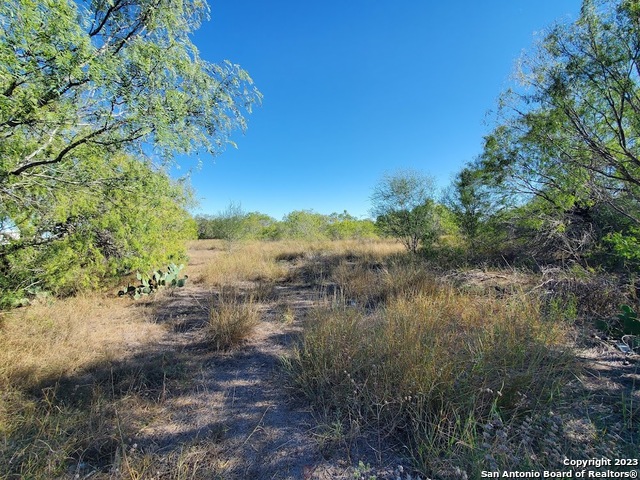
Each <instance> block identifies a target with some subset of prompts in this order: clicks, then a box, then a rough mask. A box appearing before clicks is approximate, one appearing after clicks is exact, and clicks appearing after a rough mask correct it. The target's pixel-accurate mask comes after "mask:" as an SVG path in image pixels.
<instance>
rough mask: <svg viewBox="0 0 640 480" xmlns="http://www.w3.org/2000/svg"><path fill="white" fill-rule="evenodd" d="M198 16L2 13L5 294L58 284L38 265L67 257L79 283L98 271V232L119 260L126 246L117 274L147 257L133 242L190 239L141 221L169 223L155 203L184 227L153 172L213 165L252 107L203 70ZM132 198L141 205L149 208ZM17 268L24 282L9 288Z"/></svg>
mask: <svg viewBox="0 0 640 480" xmlns="http://www.w3.org/2000/svg"><path fill="white" fill-rule="evenodd" d="M207 16H208V9H207V6H206V3H205V2H204V1H202V0H183V1H179V2H176V1H173V0H110V1H104V0H90V1H87V2H75V1H73V0H46V1H39V0H7V1H5V2H2V3H0V138H1V139H2V140H1V141H0V225H3V226H4V227H3V228H4V229H5V231H4V232H2V238H3V242H2V246H1V248H0V275H2V279H0V280H1V283H2V284H3V285H4V287H3V288H5V289H7V288H12V289H14V288H18V287H20V288H26V287H27V286H28V285H29V284H31V283H34V282H35V283H37V284H47V285H48V286H49V287H51V286H52V285H55V284H57V282H55V281H53V280H51V281H49V280H47V276H48V275H50V276H51V279H53V278H54V277H55V278H58V277H57V276H56V275H57V273H56V274H54V272H53V270H52V269H50V268H48V267H46V266H45V263H47V262H48V261H50V262H54V263H55V262H57V261H58V260H60V259H62V258H65V255H71V256H72V257H73V255H72V253H70V252H72V251H73V250H74V249H76V250H77V251H78V252H81V253H78V254H77V255H75V257H74V258H76V257H77V260H78V262H80V263H81V264H82V263H85V264H86V265H84V267H83V268H85V267H86V268H87V269H88V270H87V271H93V270H92V268H89V267H93V265H92V264H91V262H92V260H87V261H83V260H81V258H80V257H84V258H88V259H92V258H96V259H97V260H96V261H95V262H94V263H95V265H98V264H99V265H102V266H104V262H103V260H101V259H99V255H97V253H98V250H100V248H98V247H99V245H100V244H101V243H103V244H104V238H102V240H100V238H101V237H100V235H98V234H97V233H96V232H97V231H98V230H99V228H98V227H100V226H101V225H103V224H105V223H109V222H111V223H110V225H109V228H108V229H106V230H105V231H107V230H108V231H109V232H110V233H109V235H112V236H115V237H118V238H119V242H120V243H119V244H118V245H119V246H127V245H129V246H132V247H131V250H128V251H126V252H125V253H124V254H122V258H123V259H124V258H127V259H129V260H127V261H126V262H125V261H124V260H123V262H124V263H122V262H121V263H119V266H118V267H116V268H115V270H118V271H120V270H125V269H126V267H125V265H127V264H128V265H131V268H134V267H133V265H134V264H135V263H136V262H135V261H133V260H132V259H133V253H132V252H137V253H138V254H140V258H142V259H146V260H144V261H141V262H140V266H142V264H145V265H147V264H149V262H150V259H149V258H148V257H147V256H145V253H144V252H145V251H144V249H142V248H140V249H138V248H137V247H135V248H134V247H133V246H134V245H142V244H144V241H140V240H139V238H138V236H139V235H142V237H146V238H156V239H158V238H159V237H157V235H158V234H159V233H161V232H165V236H166V238H172V239H176V238H177V237H181V236H182V233H179V234H177V237H176V236H174V235H173V233H171V234H167V233H166V231H167V229H169V228H173V227H176V228H180V229H182V228H183V227H184V228H186V229H187V230H189V229H190V228H191V227H188V228H187V225H186V223H185V222H183V221H177V220H176V221H175V222H174V221H168V222H167V223H166V224H162V220H163V219H164V220H167V219H168V218H169V217H171V218H173V213H172V214H170V215H169V214H168V217H167V218H165V217H163V213H161V212H160V211H158V210H156V209H155V208H151V206H153V207H158V208H159V207H160V206H162V208H164V209H165V212H176V211H177V210H175V209H172V208H170V207H169V205H168V204H165V203H161V202H160V203H158V201H156V199H165V198H167V197H168V198H173V199H174V200H175V205H176V207H177V209H178V210H179V211H180V212H181V214H182V215H183V216H184V219H188V218H189V217H188V215H187V214H186V212H184V206H185V202H187V197H188V194H187V193H186V192H185V190H184V185H176V184H174V183H173V182H171V181H170V180H169V179H168V178H167V177H166V174H165V173H163V171H162V169H161V168H159V167H158V166H157V165H158V164H164V163H169V162H172V161H173V158H174V156H175V155H176V154H186V153H192V152H197V151H205V152H210V153H216V152H219V151H220V150H221V149H222V148H223V147H224V146H225V144H226V143H228V142H229V135H230V133H231V131H233V130H234V129H244V128H245V119H244V114H245V112H249V111H250V110H251V105H252V104H253V103H255V102H256V101H258V100H259V99H260V94H259V93H258V92H257V90H255V88H254V87H253V85H252V82H251V79H250V77H249V76H248V74H247V73H246V72H245V71H244V70H242V69H241V68H240V67H239V66H237V65H233V64H231V63H229V62H225V63H223V64H220V65H215V64H211V63H208V62H206V61H204V60H203V59H201V58H200V56H199V54H198V51H197V49H196V47H195V46H194V45H193V44H192V42H191V40H190V34H191V33H192V32H193V31H194V29H196V28H198V26H199V25H200V23H201V22H202V21H203V20H204V19H206V18H207ZM133 162H138V166H136V165H135V164H134V163H133ZM154 165H156V166H154ZM133 178H135V179H137V181H132V179H133ZM153 188H156V190H154V189H153ZM142 194H144V195H146V196H147V197H148V198H150V199H151V200H146V202H147V205H146V206H145V205H142V204H143V202H145V200H144V199H143V197H141V196H140V195H142ZM126 212H128V213H130V214H131V215H133V217H130V216H127V214H125V213H126ZM133 212H138V213H140V215H142V216H140V217H138V216H136V215H134V214H133ZM141 212H145V213H144V214H142V213H141ZM144 215H148V216H149V217H151V216H152V215H155V216H156V217H157V218H158V219H159V222H158V223H157V224H155V225H154V220H152V219H151V218H144ZM134 217H135V218H134ZM117 221H122V222H125V223H123V224H122V225H117ZM126 222H134V223H135V222H140V224H139V225H137V226H135V225H128V224H127V223H126ZM154 228H157V229H158V231H157V232H156V231H154V230H153V229H154ZM7 231H9V233H10V235H8V234H7ZM78 232H83V235H84V236H83V237H81V236H80V234H79V233H78ZM115 232H119V233H118V234H117V235H116V233H115ZM127 235H128V236H129V237H127V238H126V239H125V237H126V236H127ZM107 236H108V235H107ZM17 237H19V239H18V238H17ZM115 237H114V238H115ZM105 238H106V237H105ZM85 240H86V242H85ZM76 241H78V242H80V243H82V245H80V244H76V243H74V242H76ZM116 243H117V242H116ZM161 243H162V242H161ZM71 244H73V248H72V247H71ZM64 245H68V246H69V248H65V247H64ZM83 248H84V249H85V251H83V250H82V249H83ZM96 248H97V250H96ZM174 250H175V249H174V248H173V247H171V248H169V249H168V251H174ZM45 252H47V253H46V255H45ZM82 252H83V253H82ZM149 252H155V253H158V254H159V250H156V249H153V248H152V249H151V250H149ZM94 253H96V254H95V255H94ZM102 253H104V252H102ZM159 255H160V254H159ZM161 257H166V256H165V255H160V256H159V257H157V258H155V260H156V261H159V260H160V258H161ZM18 258H20V259H21V260H20V261H22V262H25V265H28V266H29V267H28V269H30V271H31V274H29V275H26V274H25V275H26V277H30V276H31V277H32V280H28V279H22V280H14V279H15V278H17V276H16V273H17V271H16V268H17V263H16V262H17V261H18V260H17V259H18ZM56 258H58V260H56ZM110 258H115V257H114V256H113V255H112V256H111V257H110ZM33 259H40V260H38V261H39V262H40V263H39V264H38V263H37V262H36V261H35V260H33ZM32 260H33V261H32ZM74 261H75V260H74ZM34 262H36V263H34ZM60 262H61V263H64V262H62V261H61V260H60ZM110 262H111V261H107V264H110ZM116 263H118V262H116ZM25 268H26V267H25ZM100 268H102V267H100ZM135 268H137V267H135ZM54 270H55V269H54ZM107 270H112V268H111V267H109V269H107ZM24 271H25V272H26V269H25V270H24ZM56 271H57V270H56ZM70 271H71V269H70ZM60 272H61V273H60V274H62V270H60ZM105 272H106V271H105ZM26 277H25V278H26ZM63 283H64V282H63Z"/></svg>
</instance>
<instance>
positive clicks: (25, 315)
mask: <svg viewBox="0 0 640 480" xmlns="http://www.w3.org/2000/svg"><path fill="white" fill-rule="evenodd" d="M3 315H4V316H3V321H2V336H1V337H0V385H2V386H5V387H6V386H8V385H11V384H14V385H15V384H17V385H20V386H22V387H25V388H31V387H33V386H35V385H38V384H40V383H42V382H44V381H52V382H53V381H55V380H56V379H57V378H60V377H62V376H68V375H73V374H75V373H77V372H78V371H81V370H83V369H86V368H87V367H88V366H89V365H92V364H95V363H99V362H105V361H110V360H114V359H122V358H123V357H126V356H127V355H128V354H131V353H132V352H133V351H134V350H135V349H137V348H139V347H140V346H141V345H146V344H149V343H153V342H155V341H157V340H158V339H159V338H160V337H161V336H162V335H163V334H164V333H165V328H164V327H162V326H161V325H159V324H156V323H154V321H153V309H152V307H150V306H149V305H148V304H147V305H145V304H144V303H138V304H135V306H134V304H133V302H131V301H129V300H126V299H121V300H118V301H114V300H113V299H108V298H106V297H102V296H100V295H98V294H96V295H87V296H81V297H76V298H67V299H64V300H48V301H47V300H43V301H41V302H40V303H38V304H36V305H32V306H30V307H28V308H22V309H18V310H14V311H12V312H9V313H5V314H3Z"/></svg>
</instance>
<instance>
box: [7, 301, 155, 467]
mask: <svg viewBox="0 0 640 480" xmlns="http://www.w3.org/2000/svg"><path fill="white" fill-rule="evenodd" d="M2 320H3V321H2V328H1V334H0V388H1V391H2V394H1V395H0V442H1V443H0V471H2V472H3V473H4V474H6V475H8V477H2V478H60V477H61V476H62V475H64V474H68V473H69V472H70V471H71V470H73V465H74V461H75V463H76V466H78V465H80V466H82V465H84V464H86V463H87V461H90V462H91V463H92V465H104V463H105V462H107V463H108V462H110V461H112V459H113V453H114V452H115V451H116V450H117V449H118V448H119V446H118V443H119V438H118V434H117V432H116V431H114V428H113V425H114V422H116V421H117V414H116V411H115V409H116V405H117V403H118V402H119V400H118V401H116V400H115V399H114V398H112V397H113V395H112V393H113V392H112V388H107V389H106V390H108V391H107V392H105V391H103V390H104V388H103V386H101V385H100V384H99V383H100V381H102V380H103V379H102V378H100V379H99V380H98V379H96V378H93V376H92V374H93V371H94V369H98V370H100V372H102V373H104V372H105V371H106V372H108V371H109V367H108V366H109V365H113V364H116V363H118V362H120V363H126V361H127V360H126V359H128V358H132V357H133V356H134V355H135V352H136V351H138V350H139V349H140V348H141V347H144V346H145V345H149V344H153V343H154V342H156V341H157V340H159V339H160V337H161V336H162V335H164V334H165V332H166V329H165V327H164V326H162V325H159V324H157V323H155V322H154V321H153V311H152V307H151V306H150V305H148V304H145V303H138V304H136V306H135V308H134V307H133V303H132V302H131V301H130V300H125V299H121V300H118V301H114V300H113V299H107V298H105V297H102V296H100V295H98V294H94V295H86V296H79V297H75V298H67V299H62V300H53V299H42V300H41V301H40V302H39V303H36V304H34V305H31V306H28V307H25V308H20V309H16V310H14V311H11V312H5V313H4V314H3V319H2ZM134 370H135V369H134ZM81 378H82V379H83V380H82V381H79V380H78V379H81ZM68 379H75V380H71V381H72V382H73V381H78V382H79V383H76V386H77V387H78V388H77V389H73V388H69V384H68ZM125 396H126V395H125ZM125 400H126V399H125ZM78 468H80V467H78ZM70 469H71V470H70ZM85 473H86V472H85Z"/></svg>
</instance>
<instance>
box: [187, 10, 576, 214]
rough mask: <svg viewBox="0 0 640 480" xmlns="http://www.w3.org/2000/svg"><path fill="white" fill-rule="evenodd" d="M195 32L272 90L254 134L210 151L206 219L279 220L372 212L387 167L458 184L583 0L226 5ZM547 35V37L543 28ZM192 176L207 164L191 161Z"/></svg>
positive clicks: (201, 174)
mask: <svg viewBox="0 0 640 480" xmlns="http://www.w3.org/2000/svg"><path fill="white" fill-rule="evenodd" d="M210 6H211V21H209V22H207V23H205V24H204V25H203V26H202V27H201V28H200V30H198V32H197V33H196V35H195V36H194V39H193V40H194V43H195V44H196V46H197V47H198V48H199V50H200V54H201V56H202V57H203V58H204V59H206V60H208V61H211V62H220V61H222V60H224V59H228V60H230V61H231V62H233V63H237V64H240V65H241V66H242V67H243V68H244V69H245V70H247V71H248V72H249V74H250V75H251V77H252V78H253V80H254V82H255V84H256V86H257V87H258V88H259V90H260V91H261V92H262V93H263V95H264V98H263V103H262V106H260V107H257V108H256V109H254V112H253V114H251V115H250V116H249V117H248V124H249V128H248V130H247V132H246V134H244V135H236V136H234V138H233V139H234V140H235V141H236V142H237V144H238V149H234V148H232V147H229V148H227V149H226V151H225V152H224V153H222V154H221V155H219V156H217V157H215V158H203V166H202V168H201V169H199V170H194V172H193V174H192V184H193V186H194V188H195V190H196V194H197V197H198V199H199V202H200V205H199V207H197V208H196V209H195V212H196V213H210V214H215V213H218V212H220V211H222V210H224V209H225V208H226V206H227V205H229V203H230V202H235V203H240V204H241V205H242V208H243V210H245V211H260V212H262V213H267V214H269V215H271V216H273V217H275V218H277V219H280V218H282V216H283V215H284V214H286V213H288V212H291V211H293V210H300V209H313V210H314V211H316V212H320V213H327V214H328V213H331V212H342V211H343V210H347V211H348V212H349V213H351V214H352V215H356V216H362V217H365V216H368V213H369V209H370V201H369V197H370V195H371V191H372V189H373V187H374V185H375V184H376V183H377V182H378V180H379V179H380V178H381V177H382V175H383V174H384V173H386V172H393V171H394V170H397V169H401V168H411V169H415V170H420V171H423V172H425V173H428V174H430V175H433V176H434V177H435V178H436V180H437V182H438V184H439V185H440V186H442V187H444V186H446V185H447V184H448V183H449V181H450V180H451V178H452V177H453V175H454V174H455V172H457V171H458V170H459V169H460V168H461V166H462V165H463V164H464V163H466V162H468V161H470V160H473V158H474V157H476V156H477V155H478V154H479V153H480V152H481V148H482V138H483V136H484V135H486V134H487V133H489V132H490V130H491V119H492V117H491V114H490V111H491V110H493V109H495V107H496V104H497V99H498V96H499V94H500V92H501V91H503V90H504V89H505V88H507V87H508V86H509V85H511V84H512V83H511V82H512V80H511V77H512V73H513V71H514V66H515V62H516V60H517V59H518V58H519V57H520V55H521V54H522V52H523V51H524V50H531V48H532V46H533V44H534V41H535V38H536V32H537V33H538V34H539V33H540V32H542V31H543V30H544V29H545V28H547V27H548V26H550V25H551V24H552V23H553V22H554V21H560V22H566V21H571V20H575V18H576V17H577V15H578V13H579V10H580V1H579V0H535V1H532V0H485V1H477V0H476V1H469V0H458V1H457V2H451V1H449V2H442V1H434V0H395V1H391V0H347V1H345V0H343V1H338V0H324V1H323V2H305V1H299V0H298V1H294V0H273V1H270V2H265V1H264V0H215V1H212V2H211V3H210ZM538 37H539V35H538ZM181 163H182V165H183V170H182V173H184V171H185V169H188V168H189V167H190V165H192V164H193V162H190V161H188V160H185V161H183V162H181Z"/></svg>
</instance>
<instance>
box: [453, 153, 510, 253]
mask: <svg viewBox="0 0 640 480" xmlns="http://www.w3.org/2000/svg"><path fill="white" fill-rule="evenodd" d="M443 203H444V204H445V205H446V206H447V208H448V209H449V211H450V212H451V213H452V214H453V218H454V221H455V223H456V225H457V227H458V229H459V231H460V233H462V234H463V235H464V237H465V238H466V240H467V242H468V244H469V247H470V249H471V251H475V250H476V249H477V247H478V246H479V243H480V241H481V238H482V233H483V231H482V230H483V227H484V226H486V223H487V221H488V219H489V218H490V217H491V215H493V214H494V213H495V212H496V211H497V209H498V207H499V204H500V202H499V199H497V198H496V197H495V195H494V193H493V192H492V191H491V189H490V188H488V186H487V181H486V179H485V174H484V172H483V171H482V169H481V168H479V167H478V166H477V165H473V164H472V165H468V166H467V167H465V168H463V169H462V170H461V171H460V172H458V173H457V174H456V176H455V178H454V180H453V182H452V184H451V186H450V187H449V188H448V189H447V191H446V193H445V195H444V198H443Z"/></svg>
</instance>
